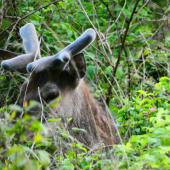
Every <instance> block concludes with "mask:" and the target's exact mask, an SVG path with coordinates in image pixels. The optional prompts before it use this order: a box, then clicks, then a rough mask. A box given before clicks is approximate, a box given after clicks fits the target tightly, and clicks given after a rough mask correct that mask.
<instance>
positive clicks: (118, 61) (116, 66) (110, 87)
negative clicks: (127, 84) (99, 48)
mask: <svg viewBox="0 0 170 170" xmlns="http://www.w3.org/2000/svg"><path fill="white" fill-rule="evenodd" d="M139 1H140V0H137V2H136V4H135V6H134V8H133V11H132V14H131V16H130V19H129V20H128V19H126V18H125V20H126V22H127V27H126V31H125V35H124V37H123V39H122V45H121V46H120V50H119V54H118V59H117V62H116V65H115V67H114V69H113V78H112V80H111V86H109V88H108V91H107V98H106V104H107V105H108V106H109V102H110V96H111V94H112V86H113V83H114V77H115V74H116V71H117V68H118V65H119V63H120V58H121V54H122V51H123V48H124V44H125V40H126V38H127V33H128V30H129V27H130V24H131V21H132V19H133V15H134V14H135V13H136V8H137V5H138V3H139Z"/></svg>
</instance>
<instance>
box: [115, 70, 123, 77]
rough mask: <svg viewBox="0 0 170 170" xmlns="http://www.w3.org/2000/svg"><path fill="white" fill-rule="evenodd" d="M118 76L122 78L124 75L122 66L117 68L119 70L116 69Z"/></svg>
mask: <svg viewBox="0 0 170 170" xmlns="http://www.w3.org/2000/svg"><path fill="white" fill-rule="evenodd" d="M116 77H117V78H118V79H119V80H121V79H122V77H123V71H122V69H121V68H120V67H118V68H117V71H116Z"/></svg>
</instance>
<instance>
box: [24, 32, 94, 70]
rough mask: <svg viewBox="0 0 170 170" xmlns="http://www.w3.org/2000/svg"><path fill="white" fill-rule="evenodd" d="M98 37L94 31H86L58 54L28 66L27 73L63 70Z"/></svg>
mask: <svg viewBox="0 0 170 170" xmlns="http://www.w3.org/2000/svg"><path fill="white" fill-rule="evenodd" d="M95 37H96V33H95V31H94V30H93V29H88V30H86V31H85V32H84V33H83V34H82V35H81V36H80V37H79V38H78V39H77V40H75V41H74V42H73V43H72V44H70V45H68V46H67V47H66V48H64V49H63V50H62V51H60V52H59V53H58V54H56V55H54V56H50V57H46V58H41V59H39V60H37V61H34V62H32V63H30V64H28V66H27V71H28V72H31V71H34V73H38V72H40V71H43V70H44V69H62V68H64V66H65V65H66V63H67V62H68V61H69V60H70V59H71V58H72V57H73V56H74V55H75V54H77V53H79V52H80V51H81V50H83V49H84V48H85V47H87V46H88V45H90V44H91V43H92V42H93V41H94V39H95Z"/></svg>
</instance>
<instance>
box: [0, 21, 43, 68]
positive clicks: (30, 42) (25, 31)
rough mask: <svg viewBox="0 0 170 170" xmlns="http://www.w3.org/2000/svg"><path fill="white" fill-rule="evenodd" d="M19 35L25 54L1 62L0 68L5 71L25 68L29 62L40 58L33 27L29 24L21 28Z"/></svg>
mask: <svg viewBox="0 0 170 170" xmlns="http://www.w3.org/2000/svg"><path fill="white" fill-rule="evenodd" d="M20 35H21V38H22V40H23V45H24V48H25V51H26V54H23V55H19V56H17V57H15V58H13V59H9V60H5V61H3V62H2V63H1V66H2V68H3V69H5V70H16V69H20V68H23V67H26V66H27V65H28V64H29V63H30V62H33V61H34V60H36V59H39V58H41V54H40V47H39V42H38V37H37V34H36V30H35V27H34V25H33V24H31V23H29V24H26V25H25V26H23V27H22V28H21V29H20Z"/></svg>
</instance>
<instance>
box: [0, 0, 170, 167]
mask: <svg viewBox="0 0 170 170" xmlns="http://www.w3.org/2000/svg"><path fill="white" fill-rule="evenodd" d="M169 11H170V6H169V1H168V0H165V1H158V0H151V1H147V0H143V1H142V0H139V1H138V0H137V1H130V0H127V1H124V0H114V1H111V0H99V1H97V0H92V1H85V0H78V1H74V0H69V1H68V0H65V1H61V0H59V1H54V0H41V1H36V0H32V1H26V0H12V1H9V0H5V1H4V0H0V18H1V21H0V36H1V42H0V48H3V49H7V50H9V51H13V52H18V53H24V49H23V46H22V42H21V38H20V35H19V28H21V27H22V26H23V25H24V24H25V23H27V22H31V23H33V24H34V25H35V27H36V30H37V32H38V37H39V40H40V42H41V53H42V55H43V56H44V57H45V56H51V55H53V54H56V53H57V52H59V51H60V50H61V49H63V48H64V47H65V46H67V45H68V44H70V43H71V42H73V41H74V40H75V39H76V38H78V36H79V35H80V34H81V33H82V32H83V31H85V30H86V29H87V28H94V29H95V31H96V32H97V37H96V40H95V42H94V43H93V44H92V45H91V46H89V47H88V48H86V50H84V53H85V58H86V62H87V75H86V79H87V80H88V81H89V84H90V85H91V88H92V90H93V91H94V95H95V97H96V98H97V99H98V100H99V101H100V102H101V103H104V104H103V105H105V103H106V104H107V106H108V107H109V109H110V111H111V114H112V116H114V117H116V118H117V121H118V123H117V124H118V125H119V126H121V128H120V133H121V137H122V143H120V145H118V146H114V148H113V150H112V149H111V150H110V151H107V152H105V151H103V148H102V147H101V146H97V149H95V148H91V149H89V150H88V149H87V148H85V147H84V146H83V145H82V144H81V143H79V142H77V141H75V140H74V139H73V137H72V136H71V135H70V134H69V133H68V131H65V130H64V129H62V128H59V127H56V131H57V132H58V133H59V134H60V135H56V136H57V139H53V138H44V137H43V135H41V133H40V132H41V131H43V133H47V127H46V126H45V125H43V124H42V123H41V122H40V121H39V120H38V118H36V117H31V116H29V115H27V114H26V112H27V111H28V110H29V109H30V106H28V107H27V106H25V107H26V108H25V116H24V117H23V119H17V120H15V116H16V114H17V111H21V110H22V109H21V108H20V107H19V106H16V105H10V104H18V103H19V97H20V96H19V91H20V87H21V84H22V83H23V82H24V81H25V80H26V79H27V78H26V76H25V75H21V74H19V73H17V72H7V73H5V72H4V71H3V70H1V76H0V112H1V116H0V145H1V147H0V153H1V154H0V156H1V160H0V169H4V170H6V169H28V167H31V169H48V168H50V169H136V167H138V169H163V168H164V169H169V166H170V160H169V149H170V148H169V143H170V141H169V137H170V134H169V107H170V106H169V93H170V87H169V56H170V49H169V47H170V43H169V42H170V34H169V28H170V19H169V17H170V15H169ZM165 76H166V77H165ZM161 77H162V78H161ZM32 104H33V105H36V104H37V103H32ZM9 105H10V106H9ZM10 110H15V111H16V112H15V111H13V112H12V113H11V111H10ZM10 113H11V114H10ZM14 121H16V122H15V123H13V122H14ZM48 121H49V122H57V123H59V122H60V121H61V120H60V119H50V120H48ZM68 121H70V120H68ZM28 130H29V131H31V132H32V133H33V136H32V139H29V140H28V139H27V138H26V134H27V131H28ZM74 130H77V131H81V130H83V129H76V128H75V129H74ZM63 139H65V140H64V141H66V142H64V143H63ZM56 140H57V142H56ZM66 148H67V149H66Z"/></svg>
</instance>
